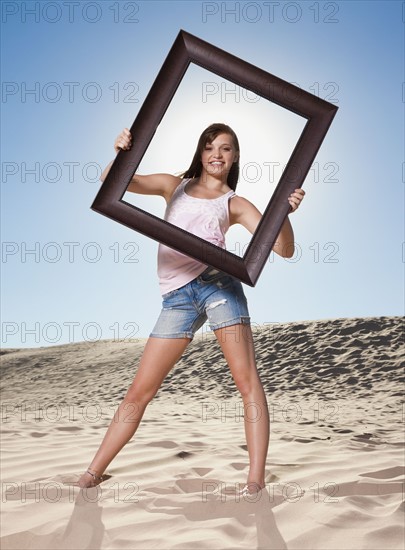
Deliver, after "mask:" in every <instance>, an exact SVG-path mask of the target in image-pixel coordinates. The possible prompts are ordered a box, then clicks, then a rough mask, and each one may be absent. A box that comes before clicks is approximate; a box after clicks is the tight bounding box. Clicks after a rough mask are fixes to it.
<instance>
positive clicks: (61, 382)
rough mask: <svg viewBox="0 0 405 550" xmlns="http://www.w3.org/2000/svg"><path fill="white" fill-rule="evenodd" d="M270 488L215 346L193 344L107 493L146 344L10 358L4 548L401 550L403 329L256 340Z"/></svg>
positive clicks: (305, 332)
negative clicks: (106, 444) (106, 445)
mask: <svg viewBox="0 0 405 550" xmlns="http://www.w3.org/2000/svg"><path fill="white" fill-rule="evenodd" d="M254 338H255V343H256V350H257V361H258V367H259V370H260V375H261V378H262V381H263V383H264V387H265V390H266V395H267V398H268V403H269V409H270V416H271V442H270V450H269V456H268V463H267V478H266V488H265V489H264V490H263V491H262V492H261V493H260V494H259V495H256V496H255V497H253V496H251V497H240V496H237V494H235V490H236V489H237V488H238V486H239V484H241V485H243V484H244V482H245V480H246V474H247V470H248V461H247V450H246V445H245V439H244V429H243V416H242V415H243V409H241V406H240V403H241V402H240V398H239V394H238V391H237V390H236V388H235V386H234V383H233V380H232V378H231V376H230V373H229V370H228V367H227V365H226V363H225V361H224V360H223V357H222V354H221V351H220V348H219V346H218V344H217V342H216V341H215V338H214V336H213V335H206V334H205V335H204V336H203V337H202V338H196V339H195V341H194V342H193V343H192V344H191V345H190V346H189V348H188V349H187V350H186V352H185V354H184V356H183V358H182V359H181V360H180V361H179V362H178V364H177V365H176V366H175V368H174V369H173V371H172V372H171V373H170V374H169V376H168V377H167V378H166V380H165V382H164V384H163V385H162V387H161V389H160V391H159V393H158V394H157V396H156V397H155V399H154V400H153V402H152V403H151V404H150V405H149V407H148V408H147V410H146V413H145V416H144V419H143V421H142V424H141V426H140V429H139V430H138V432H137V433H136V435H135V437H134V439H133V440H132V441H130V442H129V443H128V444H127V446H126V447H125V449H123V450H122V452H121V453H120V455H119V456H118V457H117V458H116V459H115V460H114V461H113V462H112V464H111V465H110V467H109V469H108V474H109V475H110V476H111V477H110V478H109V479H108V480H106V481H105V482H104V483H103V484H101V485H100V486H99V487H97V488H94V489H88V490H84V491H81V490H79V489H78V488H77V487H74V486H72V485H70V484H71V483H73V482H74V481H76V480H77V479H78V477H79V475H80V473H81V472H82V471H83V469H84V468H85V467H87V465H88V463H89V461H90V460H91V458H92V456H93V454H94V452H95V451H96V449H97V447H98V445H99V443H100V441H101V438H102V436H103V434H104V432H105V429H106V427H107V426H108V424H109V422H110V419H111V417H112V414H113V412H114V410H115V408H116V407H117V405H118V404H119V402H120V400H121V399H122V397H123V396H124V394H125V392H126V390H127V387H128V385H129V384H130V382H131V380H132V378H133V376H134V374H135V372H136V368H137V362H138V359H139V357H140V355H141V353H142V349H143V346H144V341H142V340H139V341H135V342H123V341H112V340H107V341H99V342H94V343H90V342H83V343H79V344H69V345H62V346H52V347H47V348H37V349H5V350H3V352H2V357H1V358H2V384H3V388H2V425H1V429H2V513H3V521H2V531H1V548H2V549H19V550H20V549H26V548H27V549H28V548H30V549H37V548H38V549H40V548H41V549H57V548H61V549H62V548H63V549H68V548H69V549H74V548H77V549H79V548H80V549H82V548H89V549H90V548H94V549H96V548H100V549H101V548H102V549H121V548H123V549H124V548H128V549H142V550H146V549H152V548H153V549H165V550H167V549H191V548H192V549H208V548H209V549H231V548H263V549H264V548H268V549H283V548H288V549H297V550H298V549H300V550H303V549H314V550H316V549H330V550H332V549H333V550H340V549H356V550H359V549H375V550H377V549H378V550H382V549H384V550H385V549H387V550H388V549H397V548H403V544H404V538H403V525H404V524H403V488H404V477H403V475H404V464H403V421H404V410H403V380H402V378H401V377H402V375H403V370H402V369H403V366H401V361H402V358H403V356H404V349H403V319H402V318H399V317H379V318H356V319H331V320H324V321H306V322H301V323H285V324H278V325H269V326H265V327H255V328H254Z"/></svg>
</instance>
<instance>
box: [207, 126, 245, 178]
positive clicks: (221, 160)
mask: <svg viewBox="0 0 405 550" xmlns="http://www.w3.org/2000/svg"><path fill="white" fill-rule="evenodd" d="M238 155H239V153H238V152H237V151H236V149H235V145H234V143H233V139H232V136H230V135H229V134H219V135H218V136H217V137H216V138H215V139H214V140H213V141H212V143H206V144H205V147H204V149H203V151H202V153H201V162H202V165H203V169H204V170H205V171H206V172H207V174H209V175H212V176H219V177H222V176H224V175H227V174H228V173H229V170H230V169H231V168H232V164H233V163H234V162H236V161H237V160H238Z"/></svg>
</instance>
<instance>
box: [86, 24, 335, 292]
mask: <svg viewBox="0 0 405 550" xmlns="http://www.w3.org/2000/svg"><path fill="white" fill-rule="evenodd" d="M190 63H195V64H196V65H199V66H200V67H203V68H204V69H207V70H208V71H211V72H212V73H215V74H217V75H219V76H221V77H223V78H225V79H227V80H229V81H231V82H233V83H234V84H236V85H238V86H241V87H244V88H246V89H248V90H250V91H252V92H254V93H255V94H257V95H258V96H261V97H263V98H265V99H267V100H269V101H272V102H273V103H276V104H278V105H280V106H281V107H284V108H285V109H288V110H290V111H292V112H294V113H296V114H297V115H299V116H301V117H304V118H306V119H307V122H306V124H305V127H304V129H303V131H302V133H301V135H300V137H299V140H298V142H297V144H296V146H295V148H294V150H293V152H292V154H291V156H290V158H289V161H288V163H287V165H286V167H285V169H284V171H283V173H282V175H281V178H280V180H279V182H278V184H277V187H276V189H275V191H274V193H273V195H272V197H271V199H270V202H269V204H268V205H267V207H266V209H265V211H264V212H263V216H262V219H261V221H260V223H259V225H258V227H257V229H256V231H255V233H254V235H253V236H252V239H251V241H250V243H249V246H248V247H247V250H246V252H245V254H244V256H243V258H241V257H240V256H237V255H236V254H233V253H231V252H228V251H227V250H224V249H222V248H220V247H218V246H216V245H214V244H212V243H209V242H207V241H205V240H204V239H201V238H200V237H197V236H195V235H193V234H192V233H189V232H188V231H185V230H183V229H181V228H179V227H176V226H174V225H173V224H171V223H168V222H166V221H165V220H163V219H161V218H159V217H157V216H154V215H153V214H150V213H148V212H145V211H144V210H142V209H140V208H137V207H136V206H134V205H132V204H130V203H128V202H125V201H124V200H122V197H123V196H124V194H125V192H126V190H127V187H128V185H129V183H130V181H131V179H132V176H133V174H134V173H135V171H136V169H137V168H138V166H139V164H140V162H141V160H142V158H143V156H144V154H145V152H146V150H147V148H148V147H149V144H150V142H151V141H152V139H153V136H154V134H155V132H156V129H157V127H158V125H159V123H160V122H161V120H162V118H163V116H164V114H165V112H166V110H167V108H168V107H169V104H170V102H171V100H172V98H173V96H174V94H175V93H176V90H177V88H178V86H179V84H180V82H181V80H182V78H183V76H184V74H185V72H186V71H187V68H188V66H189V64H190ZM337 109H338V107H337V106H336V105H333V104H332V103H329V102H328V101H325V100H323V99H320V98H318V97H316V96H315V95H313V94H311V93H309V92H306V91H304V90H302V89H301V88H299V87H297V86H294V85H293V84H290V83H289V82H286V81H284V80H282V79H280V78H278V77H276V76H274V75H272V74H270V73H268V72H266V71H264V70H262V69H259V68H258V67H255V66H254V65H251V64H250V63H248V62H246V61H243V60H242V59H240V58H238V57H236V56H234V55H232V54H230V53H227V52H226V51H224V50H221V49H219V48H217V47H216V46H213V45H211V44H209V43H208V42H205V41H204V40H201V39H200V38H197V37H196V36H193V35H191V34H189V33H187V32H185V31H183V30H181V31H180V32H179V34H178V36H177V38H176V40H175V42H174V44H173V46H172V48H171V50H170V52H169V54H168V55H167V57H166V60H165V61H164V63H163V65H162V68H161V69H160V71H159V74H158V75H157V77H156V79H155V81H154V83H153V85H152V88H151V89H150V91H149V93H148V95H147V97H146V99H145V101H144V102H143V105H142V106H141V108H140V110H139V113H138V115H137V117H136V119H135V121H134V123H133V124H132V126H131V128H130V131H131V134H132V136H136V139H134V140H133V145H132V147H131V149H130V150H128V151H123V150H120V151H119V152H118V154H117V156H116V158H115V160H114V162H113V164H112V166H111V169H110V171H109V173H108V175H107V177H106V178H105V180H104V182H103V184H102V185H101V187H100V190H99V192H98V193H97V195H96V198H95V199H94V202H93V204H92V205H91V208H92V209H93V210H95V211H96V212H99V213H100V214H103V215H104V216H107V217H109V218H111V219H113V220H115V221H117V222H119V223H121V224H123V225H125V226H127V227H130V228H131V229H134V230H135V231H138V232H140V233H142V234H144V235H146V236H148V237H150V238H152V239H154V240H156V241H158V242H160V243H163V244H165V245H167V246H169V247H171V248H174V249H176V250H178V251H179V252H182V253H184V254H187V255H188V256H191V257H192V258H195V259H197V260H199V261H201V262H202V263H204V264H207V265H210V266H212V267H215V268H217V269H219V270H221V271H223V272H225V273H228V274H229V275H232V276H234V277H236V278H237V279H239V280H240V281H242V282H244V283H246V284H248V285H250V286H254V285H255V284H256V282H257V280H258V278H259V276H260V273H261V271H262V269H263V267H264V265H265V263H266V261H267V258H268V257H269V255H270V253H271V250H272V248H273V246H274V243H275V241H276V239H277V236H278V234H279V232H280V229H281V226H282V224H283V222H284V220H285V218H286V216H287V215H288V213H289V210H290V205H289V203H288V200H287V198H288V196H289V195H290V193H291V192H292V191H293V190H294V189H296V188H299V187H301V186H302V184H303V182H304V180H305V177H306V176H307V174H308V171H309V170H310V168H311V165H312V163H313V161H314V159H315V156H316V154H317V152H318V150H319V148H320V146H321V144H322V142H323V140H324V138H325V135H326V133H327V131H328V129H329V126H330V124H331V123H332V120H333V118H334V116H335V114H336V111H337ZM202 130H203V128H202V129H201V131H202Z"/></svg>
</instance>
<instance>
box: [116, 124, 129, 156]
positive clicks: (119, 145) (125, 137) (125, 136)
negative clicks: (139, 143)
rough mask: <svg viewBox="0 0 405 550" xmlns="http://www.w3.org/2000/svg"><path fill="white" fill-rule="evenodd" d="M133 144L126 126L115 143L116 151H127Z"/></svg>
mask: <svg viewBox="0 0 405 550" xmlns="http://www.w3.org/2000/svg"><path fill="white" fill-rule="evenodd" d="M131 146H132V136H131V132H130V131H129V130H128V128H124V129H123V130H122V132H121V133H120V135H119V136H118V137H117V139H116V140H115V143H114V149H115V152H116V153H118V151H119V150H120V149H123V150H124V151H127V150H128V149H130V148H131Z"/></svg>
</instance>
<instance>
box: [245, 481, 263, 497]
mask: <svg viewBox="0 0 405 550" xmlns="http://www.w3.org/2000/svg"><path fill="white" fill-rule="evenodd" d="M264 488H265V484H264V483H257V482H256V481H248V482H247V483H246V485H245V486H244V487H243V488H242V490H241V491H240V494H242V495H244V496H245V495H255V494H257V493H260V491H261V490H262V489H264Z"/></svg>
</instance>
